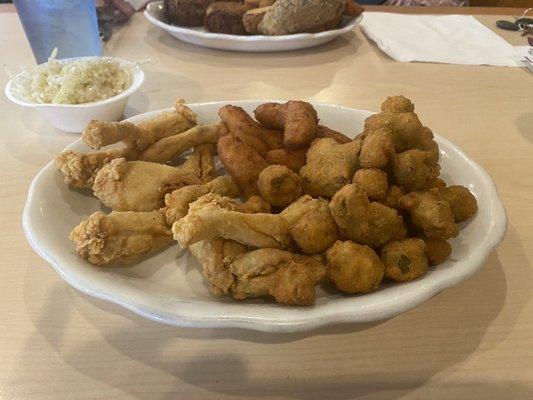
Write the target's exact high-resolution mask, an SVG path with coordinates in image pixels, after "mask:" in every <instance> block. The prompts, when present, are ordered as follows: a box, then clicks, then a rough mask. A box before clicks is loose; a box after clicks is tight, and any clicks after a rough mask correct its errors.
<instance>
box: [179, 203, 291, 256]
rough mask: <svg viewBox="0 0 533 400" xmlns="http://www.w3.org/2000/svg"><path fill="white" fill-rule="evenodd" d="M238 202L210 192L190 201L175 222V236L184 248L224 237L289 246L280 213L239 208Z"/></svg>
mask: <svg viewBox="0 0 533 400" xmlns="http://www.w3.org/2000/svg"><path fill="white" fill-rule="evenodd" d="M237 208H238V207H237V203H236V202H235V201H233V200H231V199H229V198H226V197H222V196H219V195H216V194H207V195H205V196H202V197H200V198H199V199H198V200H197V201H195V202H194V203H192V204H190V206H189V212H188V214H187V215H186V216H185V217H183V218H181V219H180V220H178V221H176V222H175V223H174V225H172V232H173V234H174V238H175V239H176V240H177V242H178V243H179V244H180V245H181V246H182V247H188V246H190V245H191V244H193V243H196V242H199V241H201V240H204V239H211V238H214V237H222V238H225V239H231V240H235V241H236V242H239V243H243V244H245V245H247V246H254V247H272V248H286V247H287V246H288V245H289V243H290V233H289V227H288V226H287V223H286V222H285V220H284V219H283V218H281V217H280V216H279V215H274V214H266V213H257V214H247V213H243V212H239V211H236V210H237Z"/></svg>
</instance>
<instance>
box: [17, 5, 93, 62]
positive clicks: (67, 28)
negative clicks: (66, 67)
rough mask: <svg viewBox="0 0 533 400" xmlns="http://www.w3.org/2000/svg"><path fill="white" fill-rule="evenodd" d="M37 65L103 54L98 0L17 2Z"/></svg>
mask: <svg viewBox="0 0 533 400" xmlns="http://www.w3.org/2000/svg"><path fill="white" fill-rule="evenodd" d="M14 3H15V7H16V8H17V12H18V15H19V18H20V21H21V22H22V26H23V27H24V31H25V32H26V37H27V38H28V41H29V42H30V46H31V49H32V51H33V55H34V57H35V61H37V64H41V63H43V62H45V61H46V60H48V57H50V54H51V53H52V50H53V49H54V47H57V49H58V54H57V58H70V57H82V56H99V55H101V54H102V49H101V47H100V35H99V33H98V21H97V19H96V6H95V0H14Z"/></svg>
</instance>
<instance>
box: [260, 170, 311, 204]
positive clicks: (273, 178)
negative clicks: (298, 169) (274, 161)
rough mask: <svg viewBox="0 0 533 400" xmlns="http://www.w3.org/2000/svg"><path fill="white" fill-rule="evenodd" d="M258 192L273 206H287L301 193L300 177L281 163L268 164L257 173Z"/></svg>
mask: <svg viewBox="0 0 533 400" xmlns="http://www.w3.org/2000/svg"><path fill="white" fill-rule="evenodd" d="M257 188H258V190H259V194H261V196H262V197H263V198H264V199H265V200H266V201H268V202H269V203H270V204H271V205H273V206H275V207H287V206H288V205H289V204H291V203H292V202H294V201H295V200H296V199H297V198H299V197H300V196H301V194H302V179H301V178H300V176H299V175H298V174H296V173H295V172H293V171H291V170H290V169H289V168H287V167H285V166H283V165H270V166H268V167H266V168H265V169H264V170H263V171H261V173H260V174H259V179H258V181H257Z"/></svg>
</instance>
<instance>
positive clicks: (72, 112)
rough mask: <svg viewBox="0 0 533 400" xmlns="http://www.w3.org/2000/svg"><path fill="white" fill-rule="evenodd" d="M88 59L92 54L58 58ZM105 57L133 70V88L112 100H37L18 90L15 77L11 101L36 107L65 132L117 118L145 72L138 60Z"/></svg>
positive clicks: (9, 88)
mask: <svg viewBox="0 0 533 400" xmlns="http://www.w3.org/2000/svg"><path fill="white" fill-rule="evenodd" d="M89 58H93V57H77V58H65V59H62V60H58V61H59V62H62V63H69V62H72V61H76V60H80V59H89ZM105 58H108V59H113V60H116V61H118V62H120V63H121V64H123V65H124V66H128V67H131V69H130V70H131V73H132V83H131V85H130V87H129V88H128V89H126V90H125V91H123V92H122V93H120V94H118V95H116V96H113V97H110V98H109V99H106V100H101V101H95V102H92V103H84V104H49V103H45V104H42V103H34V102H31V101H29V100H28V99H26V98H24V97H23V96H22V95H21V94H20V93H19V91H18V90H17V89H16V88H15V86H14V85H13V84H12V83H13V81H12V80H10V81H9V82H8V83H7V85H6V88H5V93H6V96H7V98H8V99H9V100H11V101H12V102H13V103H15V104H18V105H19V106H23V107H33V108H37V109H38V110H39V111H40V112H41V114H43V116H44V117H45V118H46V119H47V120H48V122H50V123H51V124H52V125H53V126H54V127H55V128H57V129H59V130H62V131H66V132H82V131H83V129H84V128H85V126H86V125H87V123H88V122H89V121H90V120H91V119H98V120H101V121H106V122H111V121H118V120H119V119H120V117H121V116H122V114H123V112H124V109H125V108H126V104H127V103H128V99H129V97H130V96H131V95H132V94H133V93H135V92H136V91H137V90H139V88H140V87H141V85H142V83H143V81H144V72H143V71H142V70H141V68H140V67H139V66H138V65H137V64H135V63H132V62H129V61H126V60H123V59H121V58H113V57H105Z"/></svg>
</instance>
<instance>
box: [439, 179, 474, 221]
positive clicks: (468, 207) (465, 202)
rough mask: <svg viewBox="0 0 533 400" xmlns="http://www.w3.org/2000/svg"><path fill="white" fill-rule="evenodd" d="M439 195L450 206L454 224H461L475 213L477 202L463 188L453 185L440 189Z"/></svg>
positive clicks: (468, 191)
mask: <svg viewBox="0 0 533 400" xmlns="http://www.w3.org/2000/svg"><path fill="white" fill-rule="evenodd" d="M439 190H440V194H441V195H442V197H443V199H444V200H445V201H446V202H447V203H448V204H450V207H451V209H452V213H453V217H454V219H455V222H463V221H466V220H467V219H469V218H471V217H472V216H473V215H474V214H475V213H476V212H477V200H476V198H475V197H474V195H473V194H472V193H471V192H470V190H468V189H467V188H466V187H464V186H460V185H454V186H449V187H445V188H441V189H439Z"/></svg>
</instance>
